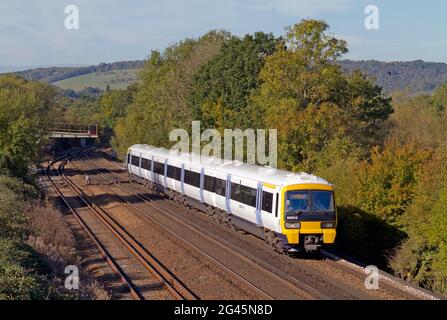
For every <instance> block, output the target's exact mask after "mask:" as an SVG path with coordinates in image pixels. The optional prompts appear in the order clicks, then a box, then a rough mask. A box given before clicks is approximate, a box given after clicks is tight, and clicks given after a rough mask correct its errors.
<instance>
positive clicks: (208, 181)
mask: <svg viewBox="0 0 447 320" xmlns="http://www.w3.org/2000/svg"><path fill="white" fill-rule="evenodd" d="M215 183H216V178H215V177H210V176H207V175H205V183H204V185H203V189H205V190H206V191H209V192H215V191H214V189H215V188H214V186H215Z"/></svg>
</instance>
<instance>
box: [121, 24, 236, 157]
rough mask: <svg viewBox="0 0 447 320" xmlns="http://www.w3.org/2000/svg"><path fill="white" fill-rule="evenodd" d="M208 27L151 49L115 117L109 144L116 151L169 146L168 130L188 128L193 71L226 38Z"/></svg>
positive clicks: (226, 36) (208, 58) (190, 113)
mask: <svg viewBox="0 0 447 320" xmlns="http://www.w3.org/2000/svg"><path fill="white" fill-rule="evenodd" d="M228 36H229V35H228V33H226V32H217V31H211V32H209V33H207V34H205V35H204V36H202V37H200V38H199V39H187V40H184V41H182V42H180V43H178V44H175V45H173V46H171V47H169V48H167V49H166V50H165V51H164V52H163V54H161V53H159V52H157V51H153V52H152V53H151V55H150V57H149V59H148V61H147V63H146V65H145V67H144V69H143V70H142V71H141V74H140V78H141V84H140V86H139V90H138V92H137V93H136V94H135V96H134V102H133V103H132V104H131V105H130V106H129V108H128V109H127V112H126V116H125V117H124V118H121V119H120V120H119V121H117V124H116V126H115V133H116V135H115V136H116V137H115V139H114V140H113V145H114V146H115V147H117V149H118V150H119V151H120V153H121V154H122V153H124V151H125V150H126V149H127V148H128V147H129V146H130V145H132V144H135V143H147V144H153V145H157V146H169V144H170V142H169V139H168V137H169V132H170V131H171V130H172V129H174V128H184V129H190V127H191V121H192V119H193V115H192V110H191V108H190V106H189V104H188V96H189V94H190V91H191V89H192V82H193V75H194V74H195V73H196V72H197V71H198V70H199V69H200V68H201V67H202V66H203V65H204V64H206V63H207V62H208V61H209V60H210V59H211V58H212V57H213V56H214V55H215V54H216V53H217V52H218V51H219V49H220V47H221V46H222V44H223V43H224V42H225V41H226V39H227V38H228Z"/></svg>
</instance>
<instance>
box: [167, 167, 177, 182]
mask: <svg viewBox="0 0 447 320" xmlns="http://www.w3.org/2000/svg"><path fill="white" fill-rule="evenodd" d="M176 171H177V170H176V167H174V166H170V165H168V178H171V179H176Z"/></svg>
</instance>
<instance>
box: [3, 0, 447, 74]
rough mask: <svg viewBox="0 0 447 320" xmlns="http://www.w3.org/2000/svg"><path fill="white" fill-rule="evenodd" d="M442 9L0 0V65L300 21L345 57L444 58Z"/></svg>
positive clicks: (186, 0)
mask: <svg viewBox="0 0 447 320" xmlns="http://www.w3.org/2000/svg"><path fill="white" fill-rule="evenodd" d="M68 5H75V6H77V8H78V9H79V29H78V30H67V29H66V27H65V20H66V18H67V16H68V14H66V13H65V8H66V7H67V6H68ZM369 5H374V6H376V8H377V9H378V19H376V20H370V19H369V18H370V17H372V16H371V11H369V12H368V13H365V8H366V7H367V6H369ZM374 12H376V11H374ZM446 14H447V1H444V0H425V1H417V2H416V1H404V0H378V1H373V0H366V1H364V0H312V1H310V0H157V1H156V0H0V67H11V66H56V65H90V64H98V63H100V62H113V61H121V60H136V59H145V58H147V56H148V54H149V53H150V51H151V50H153V49H157V50H163V49H164V48H166V47H167V46H169V45H171V44H173V43H175V42H177V41H180V40H182V39H184V38H186V37H198V36H200V35H202V34H204V33H206V32H207V31H209V30H211V29H225V30H227V31H230V32H232V33H233V34H236V35H244V34H246V33H253V32H256V31H264V32H272V33H273V34H275V35H276V36H279V35H282V34H284V32H285V31H284V30H285V27H286V26H289V25H293V24H295V23H297V22H299V21H300V20H301V19H306V18H317V19H323V20H325V21H326V22H327V23H328V24H329V25H330V32H331V33H333V34H334V35H335V36H336V37H338V38H342V39H345V40H346V41H347V42H348V47H349V50H350V52H349V54H348V55H347V56H346V58H350V59H355V60H367V59H376V60H382V61H407V60H417V59H421V60H425V61H437V62H447V18H446ZM376 17H377V16H373V18H376ZM365 19H368V21H370V22H371V21H378V29H374V28H373V29H371V28H370V29H367V28H366V27H365ZM375 26H377V25H375Z"/></svg>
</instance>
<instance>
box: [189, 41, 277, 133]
mask: <svg viewBox="0 0 447 320" xmlns="http://www.w3.org/2000/svg"><path fill="white" fill-rule="evenodd" d="M276 43H277V40H276V39H275V38H274V36H273V35H272V34H266V33H263V32H256V33H255V34H254V35H246V36H244V37H243V38H239V37H236V36H232V37H231V38H230V39H229V40H228V41H227V42H225V43H224V45H223V46H222V48H221V49H220V51H219V53H217V54H216V55H215V56H214V57H213V58H212V59H211V60H210V61H209V62H208V63H207V64H205V65H204V66H202V67H201V68H200V70H199V71H198V72H197V73H196V74H195V75H194V80H193V88H192V91H191V94H190V97H189V100H190V104H191V107H192V109H193V115H194V118H195V119H200V120H202V121H203V122H204V126H208V127H216V126H221V128H225V127H226V128H235V127H239V128H244V127H248V126H250V123H253V121H250V120H252V118H253V117H250V116H244V112H245V111H246V108H247V106H248V102H249V101H248V98H249V96H250V93H251V91H252V90H253V89H255V88H256V87H258V85H259V79H258V74H259V71H260V70H261V68H262V66H263V64H264V58H265V57H266V56H269V55H271V54H272V53H273V52H274V51H275V46H276ZM216 108H219V109H220V111H219V114H220V115H221V116H222V118H220V119H218V118H215V117H214V114H215V112H214V111H213V110H215V109H216ZM218 122H219V124H218Z"/></svg>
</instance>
